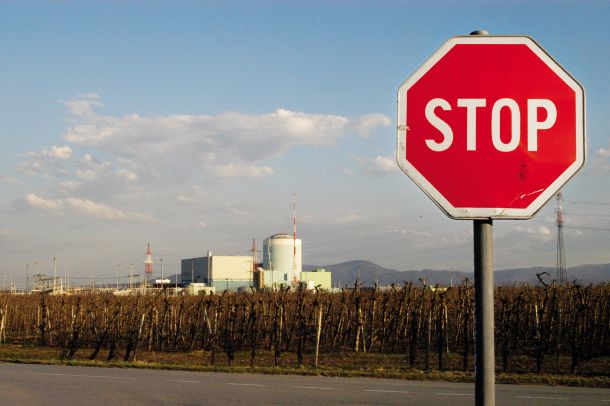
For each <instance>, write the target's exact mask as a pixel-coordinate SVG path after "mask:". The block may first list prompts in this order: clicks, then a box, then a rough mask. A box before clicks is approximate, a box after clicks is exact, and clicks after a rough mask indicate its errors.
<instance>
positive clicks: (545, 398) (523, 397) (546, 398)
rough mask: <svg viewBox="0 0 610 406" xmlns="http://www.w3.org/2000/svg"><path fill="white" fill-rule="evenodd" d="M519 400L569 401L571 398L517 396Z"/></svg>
mask: <svg viewBox="0 0 610 406" xmlns="http://www.w3.org/2000/svg"><path fill="white" fill-rule="evenodd" d="M515 397H516V398H518V399H544V400H568V399H569V398H551V397H548V396H515Z"/></svg>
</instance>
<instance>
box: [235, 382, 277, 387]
mask: <svg viewBox="0 0 610 406" xmlns="http://www.w3.org/2000/svg"><path fill="white" fill-rule="evenodd" d="M227 385H234V386H267V385H260V384H258V383H233V382H229V383H227Z"/></svg>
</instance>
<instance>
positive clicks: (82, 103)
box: [60, 93, 104, 117]
mask: <svg viewBox="0 0 610 406" xmlns="http://www.w3.org/2000/svg"><path fill="white" fill-rule="evenodd" d="M99 100H100V96H99V94H97V93H85V94H83V95H81V96H80V97H77V98H75V99H72V100H68V101H63V100H60V102H62V103H63V104H64V105H65V106H66V107H67V108H68V111H69V112H70V114H72V115H73V116H75V117H87V116H91V115H93V107H94V106H103V105H104V104H103V103H101V102H100V101H99Z"/></svg>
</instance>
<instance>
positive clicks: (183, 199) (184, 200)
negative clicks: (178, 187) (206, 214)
mask: <svg viewBox="0 0 610 406" xmlns="http://www.w3.org/2000/svg"><path fill="white" fill-rule="evenodd" d="M176 200H177V201H179V202H180V203H188V204H193V203H197V199H195V198H193V197H189V196H182V195H178V196H176Z"/></svg>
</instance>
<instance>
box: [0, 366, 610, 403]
mask: <svg viewBox="0 0 610 406" xmlns="http://www.w3.org/2000/svg"><path fill="white" fill-rule="evenodd" d="M496 397H497V401H496V404H497V405H546V406H548V405H566V406H567V405H574V404H578V405H608V406H610V389H585V388H568V387H549V386H529V385H497V386H496ZM0 404H1V405H17V406H26V405H27V406H30V405H45V406H55V405H58V406H68V405H104V406H114V405H290V406H296V405H315V406H322V405H422V406H425V405H433V406H440V405H473V404H474V385H472V384H463V383H446V382H419V381H404V380H396V379H375V378H330V377H310V376H283V375H251V374H225V373H204V372H186V371H158V370H145V369H119V368H91V367H71V366H50V365H24V364H8V363H0Z"/></svg>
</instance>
